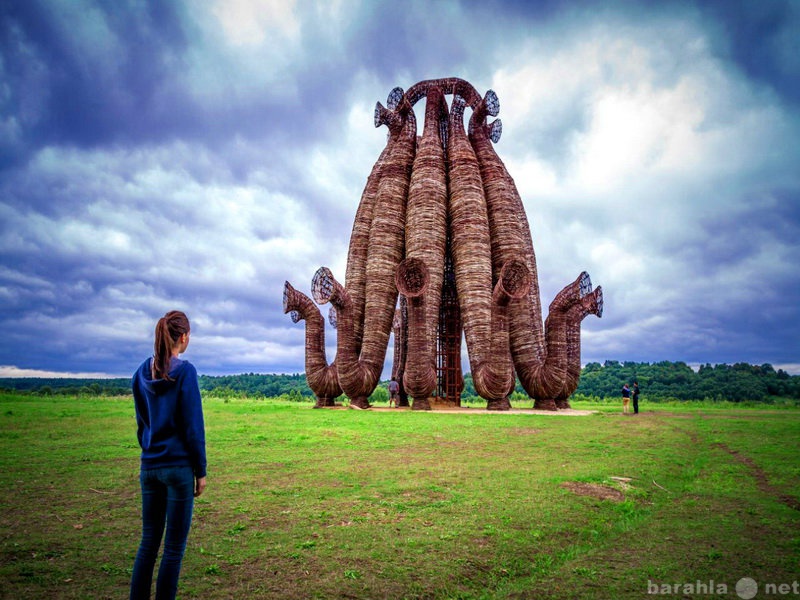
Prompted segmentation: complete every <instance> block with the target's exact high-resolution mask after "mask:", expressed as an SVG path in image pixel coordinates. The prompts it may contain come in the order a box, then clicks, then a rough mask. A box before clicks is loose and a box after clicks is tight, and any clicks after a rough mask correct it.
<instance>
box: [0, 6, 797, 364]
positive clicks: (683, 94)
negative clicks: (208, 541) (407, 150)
mask: <svg viewBox="0 0 800 600" xmlns="http://www.w3.org/2000/svg"><path fill="white" fill-rule="evenodd" d="M798 40H800V3H797V2H792V1H791V0H786V1H784V2H780V1H771V0H759V1H752V2H748V1H744V0H742V1H737V0H730V1H729V0H719V1H717V2H700V1H696V2H689V1H675V2H663V3H654V2H646V1H642V2H604V3H598V2H561V1H558V0H545V1H541V2H530V1H529V0H520V1H502V0H481V1H479V2H472V1H460V2H459V1H455V0H453V1H439V2H437V1H433V0H420V1H409V2H404V1H397V0H394V1H383V0H364V1H358V0H330V1H325V0H317V1H305V0H296V1H291V0H216V1H206V0H164V1H151V2H141V1H133V0H130V1H123V0H120V1H115V2H102V1H91V0H49V1H48V0H10V1H9V2H3V3H2V4H0V52H1V53H2V54H1V55H0V326H1V327H2V337H1V338H0V339H2V341H0V367H1V368H0V376H2V375H6V376H7V375H9V374H30V373H33V374H46V373H53V372H56V373H69V374H107V375H115V376H127V375H129V374H130V373H131V372H132V371H133V370H134V369H135V368H136V366H137V365H138V363H139V362H140V361H141V360H142V359H143V358H145V357H146V356H147V355H149V353H150V352H151V351H152V334H153V327H154V324H155V321H156V320H157V319H158V317H160V316H161V315H162V314H164V312H166V311H167V310H170V309H173V308H178V309H182V310H185V311H186V312H187V314H188V315H189V317H190V319H191V320H192V333H193V335H192V345H191V346H190V348H189V351H188V352H187V354H186V357H187V358H189V359H190V360H191V361H192V362H194V363H195V364H196V365H197V367H198V370H199V371H200V372H201V373H205V374H209V375H218V374H236V373H243V372H260V373H281V372H288V373H292V372H301V371H303V369H304V367H303V363H304V333H303V325H302V323H299V324H293V323H292V322H291V319H290V318H289V317H288V316H287V315H284V314H283V311H282V306H281V303H282V290H283V283H284V281H285V280H287V279H288V280H289V281H291V282H292V283H293V285H294V286H295V287H297V288H298V289H300V290H301V291H304V292H306V293H309V294H310V285H311V277H312V276H313V274H314V272H315V271H316V269H317V268H318V267H320V266H322V265H325V266H328V267H330V268H331V269H332V271H333V272H334V274H335V275H336V276H337V277H338V278H339V279H340V280H344V266H345V261H346V254H347V244H348V240H349V236H350V229H351V227H352V223H353V217H354V215H355V211H356V208H357V205H358V201H359V198H360V196H361V192H362V189H363V186H364V184H365V182H366V178H367V175H368V174H369V172H370V169H371V168H372V165H373V164H374V162H375V160H376V159H377V158H378V155H379V154H380V152H381V150H382V148H383V146H384V145H385V142H386V130H385V128H383V129H375V128H374V126H373V114H372V113H373V108H374V106H375V102H376V101H381V102H383V103H385V102H386V96H387V94H388V93H389V91H390V90H391V89H392V88H393V87H395V86H401V87H403V88H406V89H407V88H408V87H410V86H411V85H413V84H414V83H416V82H418V81H421V80H424V79H432V78H437V77H448V76H453V77H461V78H463V79H466V80H468V81H469V82H471V83H472V84H473V85H474V86H475V87H476V88H477V90H478V91H479V92H480V93H484V92H485V91H486V90H488V89H493V90H495V91H496V92H497V95H498V96H499V98H500V115H499V116H500V118H501V119H502V121H503V126H504V129H503V137H502V139H501V140H500V141H499V143H498V144H497V146H496V149H497V152H498V154H499V155H500V157H501V158H502V159H503V160H504V162H505V163H506V166H507V167H508V170H509V171H510V173H511V175H512V176H513V177H514V179H515V181H516V183H517V187H518V188H519V190H520V193H521V195H522V197H523V200H524V202H525V206H526V210H527V213H528V219H529V221H530V224H531V230H532V235H533V240H534V246H535V249H536V255H537V263H538V271H539V281H540V286H541V290H542V303H543V305H544V306H545V307H546V306H547V304H548V303H549V302H550V300H551V299H552V298H553V296H554V295H555V293H556V292H557V291H558V290H559V289H560V288H561V287H562V286H563V285H564V284H565V283H566V282H567V281H570V280H572V279H573V278H574V277H575V276H576V275H577V273H579V272H580V271H582V270H587V271H588V272H589V273H590V274H591V276H592V280H593V282H594V284H595V285H602V286H603V290H604V292H605V314H604V316H603V318H602V319H597V318H595V317H589V318H587V319H586V320H585V321H584V324H583V346H582V355H583V360H584V362H588V361H601V362H602V361H604V360H606V359H615V360H623V361H624V360H633V361H648V362H653V361H660V360H670V361H677V360H682V361H686V362H688V363H691V364H695V363H705V362H710V363H712V364H715V363H733V362H740V361H743V362H750V363H754V364H761V363H764V362H770V363H772V364H773V365H775V366H776V367H778V366H780V367H783V368H786V369H787V370H789V371H790V372H792V373H800V342H798V340H800V283H799V282H798V265H799V264H800V168H798V167H799V166H800V47H799V46H798ZM419 121H420V123H421V121H422V115H419ZM323 314H326V315H327V308H324V309H323ZM327 336H328V342H329V344H330V345H331V347H330V350H329V359H332V358H333V355H334V347H335V331H334V330H332V329H328V331H327ZM387 356H388V357H391V349H390V350H389V352H388V354H387ZM384 376H388V371H384Z"/></svg>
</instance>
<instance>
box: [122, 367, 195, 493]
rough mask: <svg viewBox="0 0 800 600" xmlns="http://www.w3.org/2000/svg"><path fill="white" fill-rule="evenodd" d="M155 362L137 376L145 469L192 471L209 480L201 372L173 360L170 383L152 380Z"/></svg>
mask: <svg viewBox="0 0 800 600" xmlns="http://www.w3.org/2000/svg"><path fill="white" fill-rule="evenodd" d="M151 361H152V359H151V358H148V359H147V360H146V361H144V362H143V363H142V364H141V366H140V367H139V369H138V370H137V371H136V373H135V374H134V375H133V380H132V381H131V386H132V388H133V401H134V404H135V406H136V424H137V426H138V430H137V432H136V434H137V436H138V438H139V446H141V448H142V469H157V468H160V467H183V466H186V467H191V468H192V470H193V471H194V475H195V477H205V476H206V435H205V426H204V424H203V405H202V402H201V400H200V386H199V385H198V382H197V370H196V369H195V368H194V366H193V365H192V364H191V363H190V362H188V361H185V360H181V359H179V358H176V357H173V358H172V359H171V362H170V369H169V376H170V377H171V378H172V381H169V380H167V379H152V375H151V373H150V362H151Z"/></svg>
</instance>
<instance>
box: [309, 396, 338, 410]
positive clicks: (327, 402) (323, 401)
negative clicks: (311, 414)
mask: <svg viewBox="0 0 800 600" xmlns="http://www.w3.org/2000/svg"><path fill="white" fill-rule="evenodd" d="M330 406H336V402H335V398H317V403H316V404H315V405H314V408H328V407H330Z"/></svg>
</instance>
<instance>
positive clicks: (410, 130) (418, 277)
mask: <svg viewBox="0 0 800 600" xmlns="http://www.w3.org/2000/svg"><path fill="white" fill-rule="evenodd" d="M447 95H451V96H452V101H451V103H450V107H449V108H448V105H447V101H446V98H445V96H447ZM421 98H425V99H426V103H425V122H424V126H423V130H422V135H421V136H420V137H417V120H416V116H415V114H414V109H413V107H414V105H415V104H416V103H417V101H418V100H420V99H421ZM467 107H469V108H470V109H471V111H472V115H471V117H470V120H469V129H468V131H467V130H465V128H464V111H465V109H466V108H467ZM498 111H499V103H498V100H497V96H496V95H495V93H494V92H493V91H491V90H489V91H488V92H487V93H486V95H485V96H484V97H483V98H482V97H481V96H480V95H479V94H478V93H477V91H476V90H475V88H474V87H472V85H471V84H469V83H467V82H466V81H464V80H462V79H457V78H447V79H435V80H428V81H422V82H420V83H417V84H415V85H414V86H412V87H411V88H410V89H409V90H408V91H406V92H404V91H403V90H402V89H401V88H395V89H394V90H392V92H391V93H390V95H389V98H388V101H387V107H384V106H382V105H381V104H380V103H378V104H377V105H376V107H375V126H376V127H379V126H381V125H386V126H387V127H388V129H389V136H388V141H387V144H386V147H385V148H384V150H383V152H381V155H380V157H379V158H378V160H377V161H376V163H375V166H374V167H373V169H372V172H371V173H370V175H369V177H368V179H367V184H366V186H365V188H364V192H363V194H362V196H361V201H360V203H359V205H358V210H357V211H356V216H355V221H354V223H353V231H352V234H351V237H350V247H349V252H348V257H347V270H346V273H345V285H341V284H340V283H339V282H338V281H337V280H336V279H335V278H334V276H333V274H332V273H331V271H330V270H329V269H327V268H326V267H321V268H320V269H319V270H318V271H317V272H316V273H315V275H314V278H313V280H312V296H313V298H314V300H316V302H317V303H319V304H324V303H328V302H329V303H330V304H331V305H332V307H333V308H332V310H331V323H332V324H335V327H336V329H337V352H336V359H335V360H334V361H333V362H332V363H330V364H328V362H327V359H326V357H325V344H324V342H325V338H324V322H323V319H322V317H321V315H320V312H319V309H318V308H317V307H316V305H315V304H314V303H313V302H312V301H311V299H310V298H308V297H307V296H305V295H304V294H302V293H301V292H298V291H297V290H295V289H294V288H293V287H292V286H291V285H290V284H289V282H288V281H287V282H286V286H285V289H284V312H291V313H292V318H293V320H294V321H295V322H297V321H298V320H300V319H304V320H305V321H306V375H307V378H308V383H309V386H310V387H311V389H312V390H313V391H314V393H315V394H316V396H317V406H330V405H332V404H333V399H334V398H335V397H336V396H338V395H339V394H341V393H344V394H346V395H347V396H348V397H349V398H350V404H351V406H355V407H359V408H368V407H369V403H368V400H367V398H369V396H370V394H371V393H372V392H373V391H374V390H375V388H376V386H377V385H378V382H379V380H380V377H381V373H382V371H383V363H384V360H385V358H386V351H387V348H388V345H389V336H390V334H391V333H392V332H394V336H395V354H394V367H393V372H392V376H394V377H396V378H397V379H398V381H400V382H401V405H402V404H405V405H407V397H408V396H410V397H411V398H412V408H415V409H429V408H431V399H432V398H433V397H436V399H437V400H438V401H439V402H440V403H441V402H445V403H449V404H451V405H459V404H460V394H461V390H462V389H463V378H462V375H461V367H460V363H461V359H460V348H461V331H462V330H463V332H464V337H465V340H466V346H467V353H468V355H469V364H470V370H471V373H472V378H473V381H474V384H475V389H476V391H477V393H478V394H479V395H480V396H481V397H482V398H485V399H486V400H487V408H489V409H494V410H505V409H508V408H510V403H509V401H508V396H509V394H511V392H512V391H513V389H514V386H515V382H516V378H518V379H519V381H520V383H521V384H522V386H523V388H524V389H525V391H526V392H527V393H528V394H529V395H530V396H531V397H532V398H534V402H535V404H534V406H535V407H537V408H546V409H550V410H556V409H557V408H558V407H562V408H566V407H568V406H569V405H568V403H567V398H568V397H569V395H570V394H572V392H574V391H575V388H576V386H577V382H578V377H579V375H580V324H581V321H582V320H583V319H584V318H585V317H586V316H587V315H589V314H595V315H597V316H602V312H603V302H602V290H601V289H600V288H598V289H597V290H595V291H594V292H592V284H591V280H590V279H589V276H588V274H587V273H581V274H580V275H579V276H578V278H577V279H576V280H575V281H573V282H572V283H570V284H568V285H567V286H565V287H564V289H562V290H561V291H560V292H559V293H558V294H557V295H556V297H555V299H554V300H553V302H551V304H550V307H549V314H548V317H547V321H546V322H545V324H544V326H543V325H542V309H541V302H540V300H539V284H538V278H537V272H536V257H535V255H534V251H533V242H532V239H531V233H530V227H529V225H528V220H527V217H526V216H525V209H524V207H523V204H522V200H521V198H520V196H519V193H518V191H517V188H516V186H515V185H514V181H513V179H512V178H511V176H510V175H509V173H508V171H507V170H506V168H505V165H504V164H503V162H502V161H501V160H500V158H499V157H498V156H497V153H496V152H495V151H494V147H493V143H496V142H497V141H498V140H499V138H500V134H501V132H502V124H501V122H500V120H499V119H497V120H495V121H493V122H492V123H491V124H487V117H488V116H493V117H494V116H496V115H497V113H498ZM398 297H399V298H400V303H399V307H398Z"/></svg>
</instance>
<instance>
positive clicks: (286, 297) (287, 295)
mask: <svg viewBox="0 0 800 600" xmlns="http://www.w3.org/2000/svg"><path fill="white" fill-rule="evenodd" d="M292 294H294V288H293V287H292V284H291V283H289V282H288V281H284V282H283V314H286V313H288V312H289V311H290V310H292V309H291V307H290V306H289V303H290V302H291V296H292ZM295 323H297V321H295Z"/></svg>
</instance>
